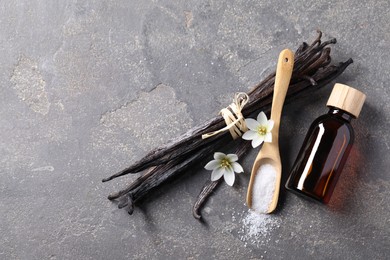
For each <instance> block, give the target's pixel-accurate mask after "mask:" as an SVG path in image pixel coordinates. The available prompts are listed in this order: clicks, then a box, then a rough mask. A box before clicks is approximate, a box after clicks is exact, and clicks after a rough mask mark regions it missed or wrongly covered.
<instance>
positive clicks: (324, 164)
mask: <svg viewBox="0 0 390 260" xmlns="http://www.w3.org/2000/svg"><path fill="white" fill-rule="evenodd" d="M365 99H366V96H365V95H364V94H363V93H362V92H360V91H358V90H356V89H354V88H351V87H349V86H347V85H343V84H339V83H336V84H335V86H334V88H333V90H332V93H331V95H330V97H329V100H328V103H327V104H326V105H327V106H328V107H329V112H328V113H327V114H325V115H322V116H320V117H319V118H317V119H316V120H315V121H314V122H313V123H312V125H311V126H310V128H309V131H308V133H307V135H306V138H305V140H304V142H303V145H302V148H301V150H300V151H299V154H298V156H297V159H296V160H295V163H294V165H293V167H292V170H291V173H290V177H289V179H288V180H287V183H286V188H287V189H288V190H289V191H292V192H294V193H297V194H300V195H306V196H309V197H311V198H313V199H315V200H317V201H320V202H322V203H325V204H326V203H328V202H329V200H330V198H331V196H332V193H333V190H334V188H335V186H336V183H337V181H338V179H339V177H340V173H341V171H342V169H343V167H344V164H345V162H346V160H347V157H348V155H349V152H350V150H351V147H352V144H353V141H354V131H353V128H352V126H351V120H352V119H353V118H357V117H358V116H359V113H360V110H361V109H362V106H363V103H364V101H365Z"/></svg>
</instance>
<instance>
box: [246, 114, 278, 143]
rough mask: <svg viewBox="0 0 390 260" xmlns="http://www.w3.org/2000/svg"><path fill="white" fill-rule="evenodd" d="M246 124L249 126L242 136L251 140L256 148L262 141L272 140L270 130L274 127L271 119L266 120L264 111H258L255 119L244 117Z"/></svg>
mask: <svg viewBox="0 0 390 260" xmlns="http://www.w3.org/2000/svg"><path fill="white" fill-rule="evenodd" d="M245 123H246V126H247V127H248V128H249V130H248V131H246V132H245V133H244V134H243V136H242V138H243V139H245V140H252V147H253V148H256V147H257V146H259V145H261V144H262V143H263V142H272V134H271V130H272V128H273V127H274V121H273V120H272V119H270V120H267V116H266V115H265V114H264V112H260V113H259V115H258V116H257V121H256V120H254V119H252V118H247V119H245Z"/></svg>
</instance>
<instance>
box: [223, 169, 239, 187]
mask: <svg viewBox="0 0 390 260" xmlns="http://www.w3.org/2000/svg"><path fill="white" fill-rule="evenodd" d="M223 178H224V179H225V181H226V183H227V185H229V186H233V184H234V180H235V179H236V176H235V175H234V172H233V169H231V168H229V169H227V170H226V171H225V173H224V174H223Z"/></svg>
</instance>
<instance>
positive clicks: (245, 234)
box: [234, 210, 280, 247]
mask: <svg viewBox="0 0 390 260" xmlns="http://www.w3.org/2000/svg"><path fill="white" fill-rule="evenodd" d="M238 215H240V214H238ZM234 220H235V217H234ZM240 223H241V224H242V227H241V228H240V230H239V231H238V234H239V238H240V240H241V241H242V242H244V245H245V246H246V245H247V243H248V244H250V245H254V246H256V247H261V246H262V245H266V244H268V243H269V242H270V239H271V237H270V233H271V232H272V231H273V230H274V229H275V228H279V227H280V224H279V219H278V218H277V217H276V216H274V215H268V214H259V213H256V212H254V211H253V210H248V211H247V212H246V213H244V214H243V215H242V218H241V219H240Z"/></svg>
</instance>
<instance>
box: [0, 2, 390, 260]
mask: <svg viewBox="0 0 390 260" xmlns="http://www.w3.org/2000/svg"><path fill="white" fill-rule="evenodd" d="M389 11H390V4H389V1H388V0H383V1H359V0H345V1H336V0H330V1H319V0H317V1H302V0H299V1H278V0H273V1H270V0H268V1H241V0H240V1H210V0H209V1H204V0H200V1H199V0H197V1H184V0H178V1H157V0H155V1H123V0H118V1H77V0H74V1H42V0H29V1H26V0H25V1H2V3H1V4H0V25H1V26H0V41H1V44H0V58H1V63H0V66H1V69H0V86H1V87H0V95H1V99H0V131H1V137H0V141H1V142H0V165H1V167H0V196H1V199H0V216H1V217H0V234H1V236H0V259H262V258H265V259H314V258H315V259H386V258H387V257H388V256H389V255H390V238H389V234H390V230H389V228H390V223H389V210H390V206H389V196H390V194H389V190H390V181H389V173H388V171H389V169H390V164H389V155H388V154H389V149H390V148H389V147H390V140H389V136H390V134H389V129H390V125H389V114H390V106H389V103H390V100H389V95H390V93H389V88H388V84H389V82H390V77H389V71H388V70H389V67H390V60H389V55H388V54H389V50H390V48H389V42H390V33H389V32H390V15H389ZM316 29H322V30H323V31H324V33H325V36H324V38H325V39H327V38H330V37H336V38H337V40H338V44H337V45H336V46H335V47H334V48H333V52H332V57H333V60H334V62H338V61H343V60H346V59H347V58H349V57H352V58H353V59H354V61H355V62H354V64H352V65H351V66H350V67H349V68H348V69H347V70H346V72H345V73H344V74H343V75H342V76H341V77H340V78H339V79H338V80H337V81H338V82H341V83H345V84H349V85H351V86H355V87H356V88H358V89H360V90H362V91H363V92H365V93H366V94H367V102H366V104H365V106H364V108H363V111H362V113H361V117H360V118H359V119H358V120H356V121H354V123H353V125H354V128H355V130H356V142H355V146H354V150H353V151H352V154H351V156H350V158H349V161H348V163H347V166H346V168H345V170H344V173H343V176H342V177H341V180H340V182H339V185H338V187H337V189H336V191H335V194H334V197H333V200H332V202H331V203H330V205H329V206H321V205H317V204H313V203H310V202H308V201H306V200H302V198H299V197H296V196H295V195H293V194H290V193H286V192H285V191H284V189H283V190H282V194H281V198H280V204H279V207H278V211H277V212H276V214H274V215H272V216H270V218H268V219H267V220H266V221H267V226H266V231H264V232H262V233H261V234H258V235H256V236H253V237H248V234H247V231H246V230H245V228H247V226H245V218H246V216H247V209H246V206H245V205H244V198H245V193H246V185H247V183H248V179H249V175H248V172H249V171H250V168H251V164H252V162H253V159H254V157H255V155H256V153H257V151H256V150H252V152H251V153H250V154H248V156H247V157H246V158H245V159H244V160H243V161H242V164H243V166H244V169H245V170H246V172H247V173H245V174H241V175H239V176H238V182H237V183H236V184H235V187H234V188H230V187H228V186H227V185H222V186H221V187H220V189H218V191H217V192H216V193H215V194H214V195H213V196H212V198H211V199H210V200H209V201H208V203H207V204H206V208H205V209H204V211H203V215H204V217H205V223H200V222H198V221H196V220H195V219H194V218H193V217H192V213H191V208H192V205H193V203H194V201H195V198H196V196H197V195H198V192H199V191H200V189H201V187H202V185H203V183H204V182H205V180H206V179H207V178H209V176H210V172H207V171H205V170H203V169H202V166H203V165H199V167H198V168H196V169H193V170H191V171H190V172H188V173H187V174H185V175H184V176H183V177H181V178H179V179H177V180H176V181H174V182H172V183H171V184H170V185H166V186H164V187H163V188H162V189H159V190H157V191H155V192H154V193H153V194H152V195H151V196H150V198H149V199H147V200H146V201H144V203H143V204H142V205H141V207H137V208H136V210H135V212H134V215H133V216H129V215H128V214H127V213H126V211H124V210H119V209H117V207H116V205H115V204H114V203H111V202H110V201H108V200H107V199H106V196H107V195H108V194H109V193H110V192H112V191H116V190H118V189H120V188H121V187H124V186H125V185H126V183H128V182H130V181H131V180H133V179H134V178H135V176H130V177H126V178H121V179H117V180H115V181H112V182H109V183H105V184H103V183H101V179H102V178H103V177H107V176H109V175H110V174H112V173H114V172H117V171H118V170H121V169H122V168H124V167H126V166H128V165H130V164H131V163H132V162H135V161H136V160H137V159H139V158H141V157H142V156H143V155H144V154H145V153H146V152H147V151H148V150H150V149H152V148H153V147H155V146H157V145H159V144H163V143H164V142H166V141H167V140H169V139H170V138H172V137H175V136H177V135H179V134H181V133H183V132H185V131H186V130H187V129H189V128H190V127H192V126H195V125H197V124H199V123H201V122H203V121H204V120H206V119H208V118H210V117H211V116H213V115H215V114H216V113H217V112H218V111H219V109H221V108H222V107H225V106H226V105H228V104H229V103H230V102H231V98H232V95H233V93H234V92H236V91H247V90H249V89H250V87H251V86H253V84H254V83H256V82H258V81H260V80H261V79H262V78H264V77H265V76H266V75H267V74H268V73H269V72H270V71H272V70H273V69H274V67H275V63H276V60H277V56H278V53H279V51H280V50H282V49H284V48H292V49H296V48H297V47H298V45H299V44H300V43H301V42H302V41H304V40H307V41H311V40H313V39H314V38H315V37H316V33H315V31H316ZM331 88H332V84H330V85H329V86H327V87H326V88H324V89H322V90H320V91H318V92H316V93H315V95H314V96H312V97H307V96H305V97H302V98H301V99H300V100H299V101H298V102H294V103H290V104H288V105H286V107H285V110H284V112H285V113H284V115H283V118H282V120H283V121H282V129H281V148H282V158H283V161H284V166H285V169H286V170H285V171H284V178H285V177H286V176H287V174H288V169H289V168H290V167H291V165H292V163H293V160H294V159H295V156H296V154H297V152H298V149H299V148H300V145H301V143H302V140H303V138H304V135H305V133H306V130H307V128H308V127H309V125H310V123H311V122H312V121H313V120H314V119H315V118H316V117H317V116H319V115H321V114H323V113H325V112H326V111H327V109H326V107H325V103H326V100H327V98H328V96H329V94H330V91H331Z"/></svg>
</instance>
